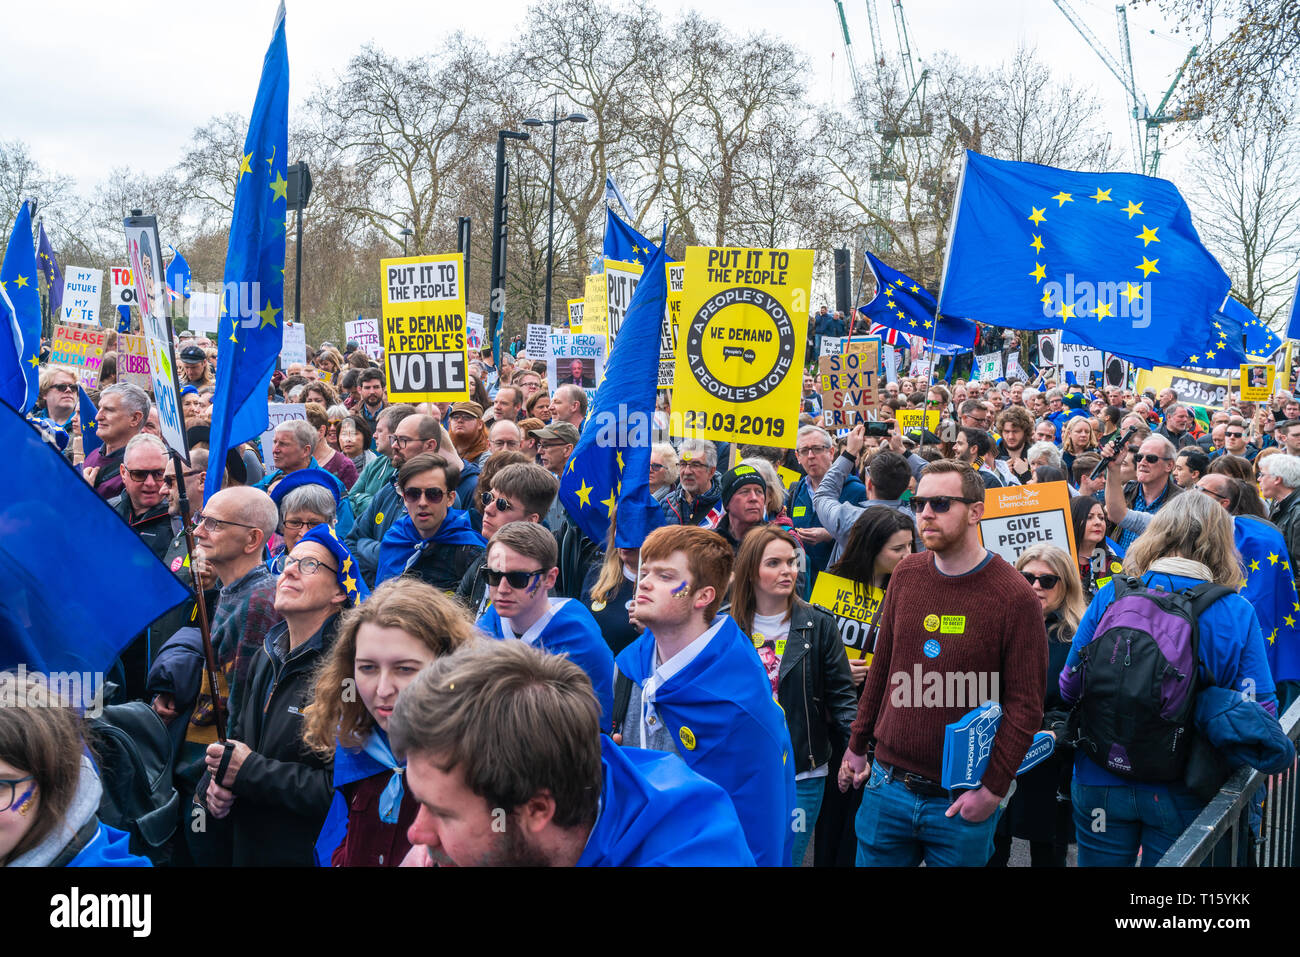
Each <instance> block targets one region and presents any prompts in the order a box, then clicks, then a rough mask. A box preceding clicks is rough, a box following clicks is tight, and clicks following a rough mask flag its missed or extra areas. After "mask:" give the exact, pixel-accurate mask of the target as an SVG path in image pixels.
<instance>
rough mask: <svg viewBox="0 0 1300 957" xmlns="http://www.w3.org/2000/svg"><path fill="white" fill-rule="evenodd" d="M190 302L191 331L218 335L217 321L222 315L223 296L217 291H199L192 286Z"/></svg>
mask: <svg viewBox="0 0 1300 957" xmlns="http://www.w3.org/2000/svg"><path fill="white" fill-rule="evenodd" d="M187 302H188V304H189V320H190V332H200V333H203V334H204V335H206V334H208V333H212V334H213V335H216V332H217V323H218V322H219V321H220V316H221V297H220V296H219V295H217V294H216V293H215V292H198V291H197V290H195V288H194V286H192V285H191V286H190V298H189V299H188V300H187Z"/></svg>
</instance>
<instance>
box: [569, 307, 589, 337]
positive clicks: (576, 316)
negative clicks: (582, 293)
mask: <svg viewBox="0 0 1300 957" xmlns="http://www.w3.org/2000/svg"><path fill="white" fill-rule="evenodd" d="M568 304H569V332H571V333H572V334H573V335H575V336H577V335H581V334H582V312H583V308H584V307H585V306H586V304H587V300H585V299H570V300H568Z"/></svg>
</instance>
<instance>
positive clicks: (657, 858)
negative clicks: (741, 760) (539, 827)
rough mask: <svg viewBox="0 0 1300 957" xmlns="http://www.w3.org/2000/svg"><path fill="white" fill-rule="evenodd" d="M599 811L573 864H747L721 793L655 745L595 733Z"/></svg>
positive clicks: (744, 849) (733, 815) (749, 860)
mask: <svg viewBox="0 0 1300 957" xmlns="http://www.w3.org/2000/svg"><path fill="white" fill-rule="evenodd" d="M600 765H601V789H600V815H599V816H598V817H597V818H596V824H595V826H594V827H593V828H592V829H591V834H590V835H588V837H587V846H586V847H585V848H583V851H582V857H580V858H579V859H578V866H579V867H752V866H753V864H754V855H753V854H751V853H750V852H749V847H748V845H746V843H745V832H744V830H742V828H741V826H740V820H739V818H737V817H736V809H735V808H734V807H733V806H732V804H731V799H730V798H729V797H727V793H726V792H725V791H723V790H722V788H720V787H718V786H717V785H716V784H714V783H713V782H712V781H710V780H708V779H707V778H704V777H701V776H700V775H699V774H696V773H695V772H694V771H692V770H691V769H690V768H688V767H687V766H686V764H685V763H684V762H683V761H682V759H681V758H679V757H677V755H675V754H665V753H663V752H662V751H644V750H642V749H641V748H624V747H619V746H618V745H617V744H615V743H614V742H613V741H611V740H610V739H609V738H608V737H606V736H605V735H601V737H600Z"/></svg>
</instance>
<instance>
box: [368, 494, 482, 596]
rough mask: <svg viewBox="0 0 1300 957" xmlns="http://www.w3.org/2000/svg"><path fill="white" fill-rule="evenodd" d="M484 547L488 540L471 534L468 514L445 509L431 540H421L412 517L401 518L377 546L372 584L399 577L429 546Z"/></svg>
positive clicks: (472, 530) (474, 532) (474, 533)
mask: <svg viewBox="0 0 1300 957" xmlns="http://www.w3.org/2000/svg"><path fill="white" fill-rule="evenodd" d="M486 544H487V539H486V538H484V537H483V536H482V535H480V534H479V533H478V532H476V531H474V528H473V526H472V525H470V523H469V515H468V513H466V512H465V511H464V510H462V509H459V508H449V509H447V517H446V518H444V519H443V520H442V524H441V525H439V526H438V531H436V532H435V533H434V535H433V537H432V538H421V537H420V533H419V532H418V531H416V528H415V523H414V522H413V521H411V516H409V515H403V516H402V517H401V518H399V519H398V520H397V521H396V522H394V523H393V527H392V528H390V529H389V530H388V533H387V534H386V535H384V540H383V541H381V542H380V543H379V574H378V575H376V576H375V584H376V585H378V584H379V583H380V582H383V581H387V580H388V579H390V578H395V577H396V576H398V575H400V574H402V572H404V571H406V569H407V568H408V567H410V564H411V562H413V561H414V560H415V559H416V557H417V556H418V555H419V554H420V552H422V551H424V549H426V548H428V547H429V546H430V545H477V546H478V547H479V548H482V547H483V546H484V545H486Z"/></svg>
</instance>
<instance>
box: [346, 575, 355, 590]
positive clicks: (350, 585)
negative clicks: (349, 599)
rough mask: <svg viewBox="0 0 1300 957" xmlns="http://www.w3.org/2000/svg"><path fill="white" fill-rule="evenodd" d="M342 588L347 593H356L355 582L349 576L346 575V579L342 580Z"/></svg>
mask: <svg viewBox="0 0 1300 957" xmlns="http://www.w3.org/2000/svg"><path fill="white" fill-rule="evenodd" d="M343 587H344V588H346V589H347V590H348V591H356V590H357V580H356V579H355V578H353V577H352V576H351V575H348V576H347V577H346V578H344V579H343Z"/></svg>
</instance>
